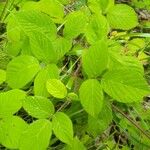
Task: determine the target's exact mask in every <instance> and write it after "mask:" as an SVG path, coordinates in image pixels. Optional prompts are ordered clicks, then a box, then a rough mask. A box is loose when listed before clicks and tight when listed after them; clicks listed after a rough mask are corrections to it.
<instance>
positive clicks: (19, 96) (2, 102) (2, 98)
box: [0, 89, 26, 118]
mask: <svg viewBox="0 0 150 150" xmlns="http://www.w3.org/2000/svg"><path fill="white" fill-rule="evenodd" d="M25 96H26V94H25V92H24V91H21V90H18V89H15V90H10V91H7V92H2V93H0V118H4V117H7V116H10V115H13V114H14V113H16V112H17V111H18V110H19V109H20V108H21V107H22V100H23V99H24V98H25Z"/></svg>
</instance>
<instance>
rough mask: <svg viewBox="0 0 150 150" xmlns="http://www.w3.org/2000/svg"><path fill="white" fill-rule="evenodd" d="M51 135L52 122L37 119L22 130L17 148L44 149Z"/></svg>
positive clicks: (26, 149) (20, 149) (23, 149)
mask: <svg viewBox="0 0 150 150" xmlns="http://www.w3.org/2000/svg"><path fill="white" fill-rule="evenodd" d="M51 135H52V123H51V122H50V121H48V120H46V119H39V120H37V121H35V122H33V123H32V124H30V125H29V126H28V128H27V129H26V130H25V131H24V132H22V135H21V138H20V145H19V150H46V149H47V147H48V145H49V141H50V138H51Z"/></svg>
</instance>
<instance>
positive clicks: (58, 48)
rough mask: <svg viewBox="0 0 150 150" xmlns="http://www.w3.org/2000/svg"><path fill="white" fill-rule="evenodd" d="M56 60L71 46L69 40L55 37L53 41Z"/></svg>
mask: <svg viewBox="0 0 150 150" xmlns="http://www.w3.org/2000/svg"><path fill="white" fill-rule="evenodd" d="M52 44H53V48H54V51H55V60H56V62H57V61H58V60H60V59H61V58H62V57H63V56H64V55H65V54H66V53H67V52H68V51H69V50H70V49H71V47H72V44H71V41H70V40H67V39H65V38H57V39H56V40H55V41H53V43H52Z"/></svg>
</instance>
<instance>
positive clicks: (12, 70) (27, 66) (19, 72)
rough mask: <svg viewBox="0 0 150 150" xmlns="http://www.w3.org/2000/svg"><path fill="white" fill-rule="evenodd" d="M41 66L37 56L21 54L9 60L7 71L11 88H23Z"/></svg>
mask: <svg viewBox="0 0 150 150" xmlns="http://www.w3.org/2000/svg"><path fill="white" fill-rule="evenodd" d="M39 69H40V66H39V62H38V61H37V59H36V58H34V57H32V56H27V55H21V56H18V57H16V58H14V59H13V60H12V61H10V62H9V64H8V66H7V71H6V79H7V83H8V85H9V86H10V87H11V88H14V89H15V88H23V87H24V86H25V85H26V84H27V83H29V82H30V81H31V80H32V79H33V78H34V76H35V75H36V74H37V72H38V71H39Z"/></svg>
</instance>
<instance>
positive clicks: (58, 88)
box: [46, 79, 67, 99]
mask: <svg viewBox="0 0 150 150" xmlns="http://www.w3.org/2000/svg"><path fill="white" fill-rule="evenodd" d="M46 87H47V91H48V92H49V93H50V94H51V95H52V96H53V97H56V98H60V99H63V98H65V97H66V96H67V89H66V87H65V85H64V84H63V83H62V82H61V81H60V80H58V79H49V80H47V84H46Z"/></svg>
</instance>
